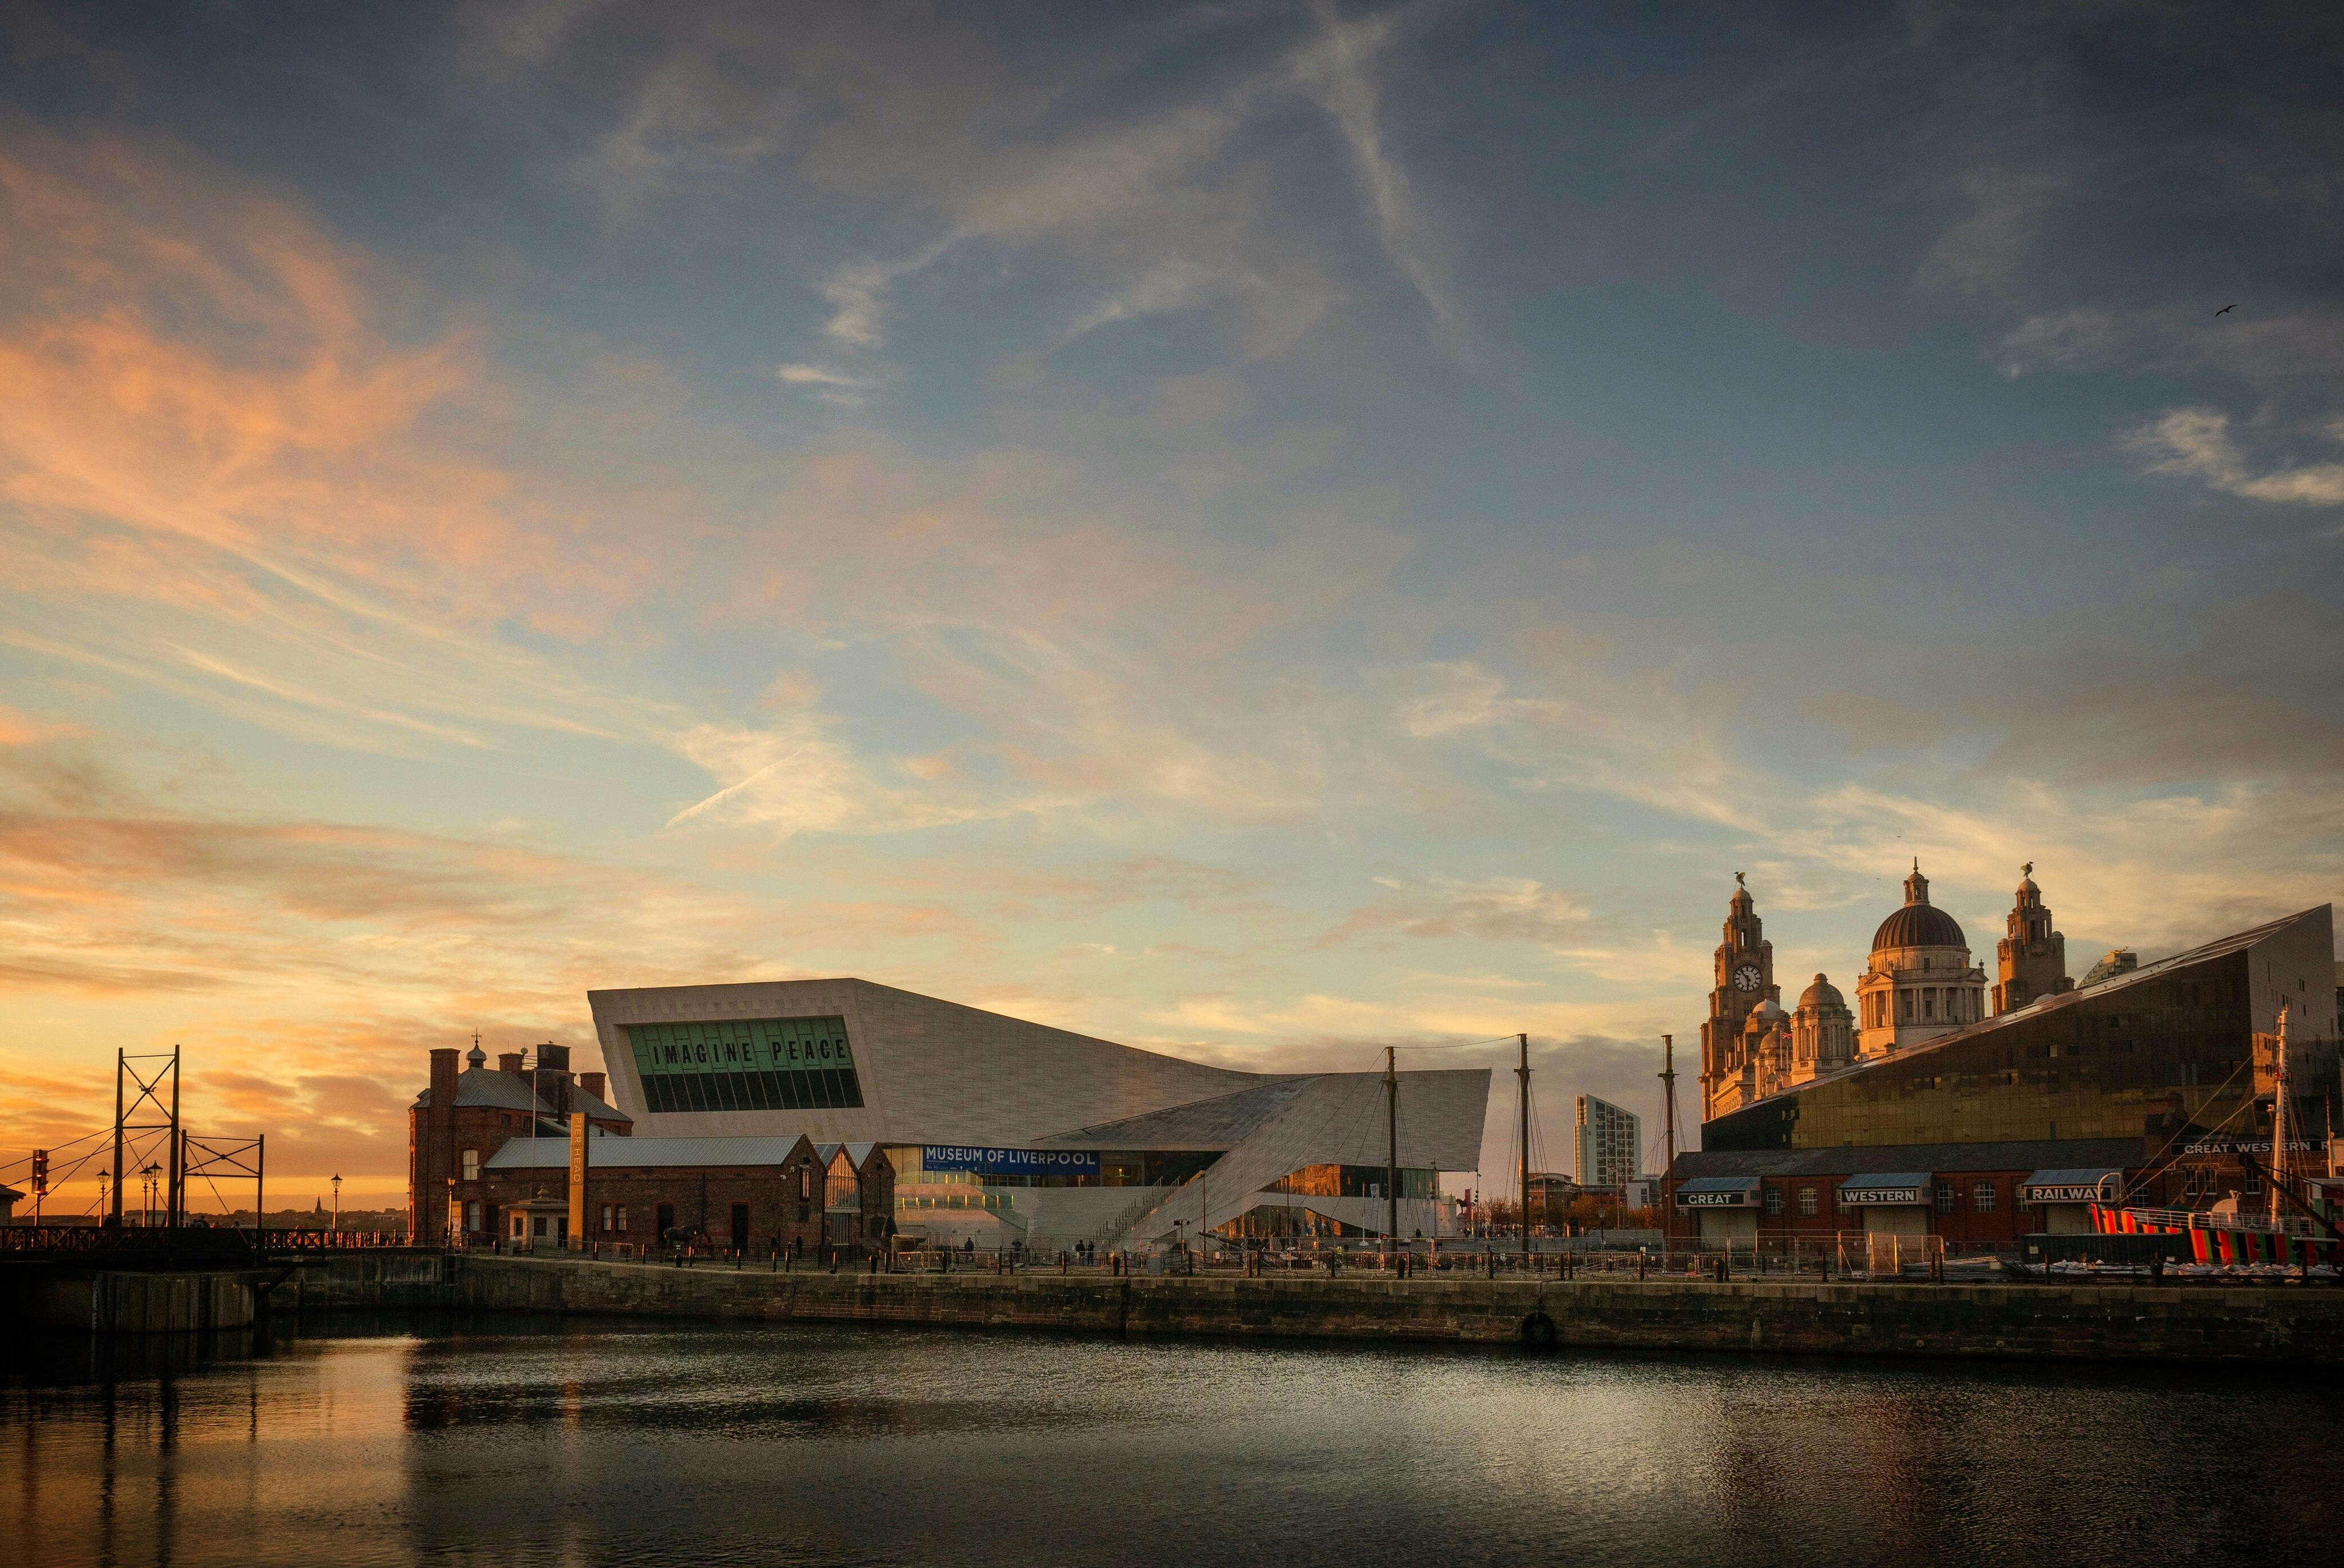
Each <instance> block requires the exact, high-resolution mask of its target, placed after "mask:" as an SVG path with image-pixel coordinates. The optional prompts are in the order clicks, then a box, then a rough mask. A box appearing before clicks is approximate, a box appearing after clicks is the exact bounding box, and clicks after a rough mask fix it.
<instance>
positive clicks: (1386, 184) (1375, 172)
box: [1296, 0, 1470, 344]
mask: <svg viewBox="0 0 2344 1568" xmlns="http://www.w3.org/2000/svg"><path fill="white" fill-rule="evenodd" d="M1311 14H1312V15H1313V16H1314V17H1315V18H1316V19H1317V21H1318V42H1317V44H1316V45H1315V46H1311V47H1308V48H1306V49H1305V50H1304V51H1302V53H1301V55H1300V56H1299V57H1298V60H1297V62H1296V76H1297V77H1298V80H1299V81H1300V82H1301V84H1302V86H1303V90H1304V91H1305V92H1307V93H1308V94H1309V95H1310V96H1311V97H1312V98H1313V99H1314V100H1316V101H1317V103H1318V106H1319V107H1320V108H1322V109H1324V110H1325V111H1326V113H1327V116H1328V117H1329V119H1331V120H1333V121H1334V123H1335V126H1336V127H1337V128H1338V129H1339V130H1340V131H1341V132H1342V135H1343V141H1344V145H1345V146H1346V147H1348V148H1349V152H1350V156H1351V162H1352V166H1353V168H1354V171H1355V173H1356V174H1357V176H1358V178H1359V186H1360V189H1361V192H1362V193H1363V194H1364V195H1365V196H1366V197H1367V198H1368V207H1369V212H1370V214H1371V215H1372V216H1373V217H1374V220H1375V228H1376V236H1377V238H1378V239H1379V242H1380V243H1381V244H1382V246H1383V249H1384V254H1385V255H1386V256H1388V257H1389V258H1391V262H1392V265H1393V266H1394V267H1396V268H1399V271H1400V273H1401V275H1402V276H1403V277H1405V278H1407V279H1408V281H1409V285H1410V286H1411V287H1412V288H1415V290H1416V292H1417V295H1418V297H1419V298H1421V299H1422V300H1423V301H1424V303H1425V305H1426V306H1427V308H1429V309H1430V310H1431V312H1432V316H1433V319H1434V321H1435V322H1436V323H1438V325H1439V326H1440V330H1441V332H1442V334H1443V335H1444V336H1445V337H1446V338H1447V339H1449V340H1450V342H1452V343H1457V344H1462V343H1464V342H1465V341H1466V340H1467V339H1469V338H1470V326H1469V324H1468V323H1467V321H1466V319H1465V316H1464V312H1463V310H1462V309H1460V307H1459V306H1458V303H1457V300H1456V298H1455V296H1454V294H1453V292H1452V291H1451V289H1450V285H1449V279H1448V273H1449V264H1448V260H1447V258H1445V257H1444V256H1443V255H1442V254H1441V252H1440V247H1439V245H1438V243H1437V242H1436V240H1435V238H1434V235H1435V234H1436V232H1437V230H1438V226H1437V225H1436V224H1435V222H1434V221H1433V220H1432V218H1431V217H1430V214H1428V213H1427V211H1426V210H1425V208H1424V206H1423V203H1422V202H1421V201H1420V199H1419V197H1417V195H1416V193H1415V191H1414V189H1413V187H1412V186H1411V184H1410V181H1409V177H1408V174H1407V172H1406V170H1404V169H1403V168H1402V167H1400V165H1399V162H1398V160H1396V159H1395V158H1393V157H1392V156H1391V154H1390V151H1389V148H1388V147H1387V146H1386V137H1385V131H1384V124H1383V118H1382V116H1381V114H1380V112H1379V106H1378V101H1377V93H1376V84H1375V81H1374V79H1373V77H1372V75H1371V72H1370V67H1371V66H1372V65H1373V64H1374V61H1375V57H1376V56H1377V55H1378V54H1379V53H1380V52H1381V51H1382V50H1383V48H1384V47H1385V46H1386V45H1387V44H1389V42H1390V41H1391V39H1392V38H1393V37H1394V36H1395V35H1396V34H1397V32H1398V31H1399V28H1400V27H1401V26H1402V25H1403V24H1404V22H1406V21H1407V20H1409V19H1411V18H1412V17H1413V16H1414V15H1418V14H1420V13H1410V12H1406V11H1398V10H1395V11H1391V12H1387V13H1385V14H1384V15H1380V16H1378V17H1375V18H1374V19H1372V20H1369V21H1365V22H1345V21H1344V20H1343V19H1342V17H1341V16H1340V15H1339V14H1338V12H1337V11H1336V9H1335V5H1334V0H1314V4H1313V5H1312V7H1311Z"/></svg>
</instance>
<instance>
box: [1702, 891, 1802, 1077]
mask: <svg viewBox="0 0 2344 1568" xmlns="http://www.w3.org/2000/svg"><path fill="white" fill-rule="evenodd" d="M1742 878H1743V874H1742V873H1741V872H1738V871H1737V872H1735V873H1734V874H1733V902H1732V903H1730V904H1728V905H1726V910H1725V939H1724V940H1723V941H1722V942H1720V943H1719V944H1718V945H1717V966H1716V968H1717V972H1716V976H1715V980H1716V988H1715V989H1714V990H1713V991H1711V992H1710V994H1709V1021H1708V1022H1706V1023H1704V1024H1703V1025H1702V1027H1701V1109H1702V1120H1703V1121H1707V1120H1709V1119H1711V1118H1712V1117H1713V1115H1714V1114H1715V1112H1716V1109H1717V1108H1718V1103H1719V1101H1720V1100H1721V1099H1722V1098H1724V1097H1725V1095H1726V1094H1727V1091H1728V1090H1729V1089H1730V1088H1731V1087H1733V1086H1734V1085H1736V1084H1738V1083H1740V1081H1741V1078H1742V1068H1743V1062H1742V1045H1743V1041H1742V1026H1743V1020H1744V1019H1746V1018H1747V1017H1749V1016H1750V1009H1751V1008H1753V1007H1756V1006H1757V1005H1758V1004H1759V1003H1761V1002H1772V1003H1773V1004H1774V1005H1775V1006H1776V1007H1778V1008H1779V1007H1781V1006H1782V1002H1783V992H1782V989H1781V987H1779V986H1776V985H1775V984H1774V945H1773V943H1772V942H1769V941H1767V940H1766V927H1765V923H1764V922H1763V921H1762V920H1760V919H1759V918H1758V906H1757V905H1756V904H1754V903H1753V902H1752V900H1751V897H1750V889H1749V888H1748V887H1747V886H1746V885H1744V884H1743V879H1742Z"/></svg>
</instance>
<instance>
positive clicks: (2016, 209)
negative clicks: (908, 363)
mask: <svg viewBox="0 0 2344 1568" xmlns="http://www.w3.org/2000/svg"><path fill="white" fill-rule="evenodd" d="M2068 183H2069V182H2068V180H2067V178H2066V176H2065V175H2064V174H2062V173H2060V172H2058V171H2056V170H2054V169H2050V168H2046V167H2025V168H2010V167H1997V166H1994V165H1980V166H1978V167H1973V168H1971V169H1969V170H1967V171H1965V173H1964V174H1963V175H1962V176H1961V177H1960V180H1959V184H1960V187H1961V189H1962V192H1963V194H1964V195H1965V196H1966V197H1968V198H1969V202H1970V207H1971V210H1970V215H1969V216H1968V217H1965V218H1964V219H1962V221H1961V222H1959V223H1957V224H1955V225H1954V227H1953V228H1949V229H1947V230H1946V231H1945V233H1944V234H1943V235H1941V236H1939V237H1938V239H1937V241H1936V243H1935V245H1933V246H1931V247H1930V248H1929V253H1928V254H1927V255H1926V256H1925V257H1923V258H1921V265H1920V267H1919V268H1917V269H1916V270H1915V273H1914V275H1913V281H1914V283H1915V286H1916V287H1918V288H1923V289H1925V290H1929V291H1931V292H1938V293H1947V294H1979V293H1985V292H1988V291H1992V290H1997V289H1999V288H2003V287H2004V286H2005V285H2007V284H2009V283H2010V282H2012V281H2013V280H2014V279H2015V278H2017V276H2018V275H2019V269H2020V264H2021V262H2022V261H2023V260H2024V258H2025V256H2026V248H2027V246H2028V245H2029V243H2030V242H2031V241H2032V240H2033V239H2034V238H2035V233H2036V228H2037V227H2038V225H2039V224H2040V222H2041V220H2042V217H2043V215H2044V214H2045V213H2046V211H2048V210H2049V209H2050V207H2051V205H2052V203H2053V201H2054V200H2055V199H2056V197H2059V196H2060V195H2062V194H2063V193H2064V192H2065V191H2066V189H2067V187H2068Z"/></svg>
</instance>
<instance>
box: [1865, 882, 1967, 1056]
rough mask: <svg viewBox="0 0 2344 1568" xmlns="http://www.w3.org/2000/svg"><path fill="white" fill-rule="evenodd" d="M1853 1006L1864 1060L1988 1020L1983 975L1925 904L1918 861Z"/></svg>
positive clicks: (1956, 925)
mask: <svg viewBox="0 0 2344 1568" xmlns="http://www.w3.org/2000/svg"><path fill="white" fill-rule="evenodd" d="M1855 1001H1856V1011H1857V1014H1858V1017H1859V1019H1860V1023H1859V1026H1858V1028H1857V1033H1856V1043H1857V1047H1858V1049H1859V1051H1860V1054H1862V1055H1864V1056H1866V1057H1882V1056H1887V1055H1888V1054H1890V1053H1891V1052H1894V1051H1900V1050H1903V1049H1904V1048H1905V1047H1908V1046H1915V1045H1918V1044H1920V1043H1921V1042H1922V1041H1924V1040H1933V1039H1935V1038H1936V1037H1938V1036H1940V1035H1947V1034H1951V1033H1952V1032H1953V1031H1954V1030H1955V1029H1958V1028H1961V1027H1964V1026H1965V1025H1969V1024H1975V1023H1976V1022H1977V1021H1978V1020H1979V1019H1981V1018H1984V1017H1985V1016H1986V1011H1985V1005H1986V982H1985V970H1984V969H1982V968H1980V967H1978V966H1976V965H1974V964H1972V963H1971V962H1970V945H1969V938H1968V937H1967V936H1964V935H1963V934H1962V926H1961V922H1960V921H1958V920H1955V918H1954V917H1953V916H1950V915H1948V914H1946V913H1945V911H1944V910H1942V909H1940V908H1938V907H1937V906H1936V905H1933V904H1931V903H1930V902H1929V879H1928V878H1927V877H1925V876H1924V875H1921V863H1920V862H1919V861H1918V860H1915V862H1914V863H1913V875H1910V876H1908V877H1906V878H1905V879H1904V907H1903V908H1902V909H1899V910H1897V911H1896V912H1895V913H1894V914H1893V915H1891V916H1889V917H1888V918H1887V919H1885V920H1884V921H1882V922H1881V923H1880V928H1879V929H1878V930H1877V931H1874V933H1873V934H1872V957H1871V960H1870V961H1869V962H1868V963H1867V964H1866V965H1865V966H1864V978H1863V979H1861V980H1859V981H1857V982H1856V986H1855Z"/></svg>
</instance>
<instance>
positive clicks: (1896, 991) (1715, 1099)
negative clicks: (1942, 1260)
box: [1667, 865, 2344, 1250]
mask: <svg viewBox="0 0 2344 1568" xmlns="http://www.w3.org/2000/svg"><path fill="white" fill-rule="evenodd" d="M2031 872H2032V868H2031V867H2030V868H2029V874H2028V875H2026V876H2025V877H2023V879H2022V880H2021V882H2020V883H2019V885H2018V889H2017V891H2016V895H2014V897H2013V900H2012V905H2011V907H2010V910H2009V912H2008V914H2007V916H2006V918H2005V935H2004V936H2003V938H2002V940H2001V941H2000V942H1999V943H1998V945H1997V947H1996V952H1995V980H1994V982H1993V983H1992V985H1991V986H1989V984H1988V982H1987V978H1986V973H1985V967H1984V966H1983V965H1977V964H1974V963H1973V962H1972V959H1971V955H1970V948H1969V945H1968V939H1967V938H1966V936H1965V935H1964V933H1963V931H1962V928H1961V926H1959V924H1958V923H1956V922H1955V920H1954V918H1953V917H1952V916H1950V915H1948V914H1946V913H1945V911H1944V910H1942V909H1940V908H1937V907H1935V905H1932V904H1931V903H1930V901H1929V888H1928V881H1927V879H1926V878H1925V876H1923V875H1921V872H1920V869H1919V867H1918V865H1915V868H1914V872H1913V875H1912V876H1911V877H1910V878H1908V879H1907V881H1906V883H1905V887H1904V905H1902V906H1901V907H1899V908H1896V909H1894V910H1892V911H1891V912H1890V913H1889V915H1888V916H1887V918H1885V919H1884V920H1883V921H1882V922H1881V924H1880V926H1879V929H1878V931H1877V932H1876V933H1875V934H1874V938H1873V944H1872V950H1871V954H1870V956H1869V957H1868V959H1867V960H1866V963H1865V966H1864V971H1863V973H1862V975H1861V976H1860V977H1859V978H1858V980H1857V984H1856V986H1855V990H1856V994H1857V1001H1858V1006H1857V1007H1854V1008H1851V1007H1848V1006H1847V1005H1846V1001H1845V999H1844V995H1843V993H1842V992H1841V991H1840V990H1839V989H1838V988H1837V987H1835V986H1833V985H1832V983H1831V982H1830V980H1829V979H1828V978H1827V977H1826V976H1823V975H1817V976H1814V981H1813V982H1812V983H1811V984H1809V985H1808V986H1806V988H1805V990H1804V992H1803V994H1802V995H1801V996H1799V998H1798V1001H1797V1005H1796V1007H1793V1008H1790V1009H1785V1008H1784V1007H1783V1006H1782V1003H1781V1000H1780V997H1781V992H1780V989H1779V987H1778V986H1776V985H1775V982H1774V973H1773V944H1772V943H1771V942H1769V941H1767V940H1766V938H1765V936H1764V933H1763V926H1761V924H1760V921H1759V917H1758V912H1757V907H1756V904H1755V901H1754V900H1753V897H1752V895H1751V894H1750V892H1749V890H1748V889H1747V888H1746V887H1736V888H1735V890H1734V892H1733V895H1732V898H1731V900H1730V902H1729V904H1728V906H1727V913H1726V920H1725V925H1724V928H1723V941H1721V942H1720V944H1719V945H1718V947H1717V950H1716V954H1715V956H1714V966H1713V967H1714V974H1713V979H1714V981H1715V988H1714V989H1713V991H1712V992H1711V995H1710V1017H1709V1019H1708V1021H1707V1022H1706V1023H1705V1024H1704V1025H1703V1027H1702V1084H1701V1088H1702V1102H1701V1103H1702V1111H1703V1118H1704V1119H1703V1122H1702V1129H1701V1145H1702V1147H1701V1148H1700V1149H1699V1150H1698V1151H1697V1152H1692V1153H1687V1154H1683V1155H1681V1156H1680V1157H1679V1158H1678V1159H1677V1161H1676V1166H1675V1169H1674V1171H1673V1172H1672V1179H1671V1181H1670V1183H1669V1189H1670V1192H1669V1196H1670V1202H1669V1204H1668V1206H1667V1211H1668V1217H1669V1218H1668V1225H1669V1229H1670V1230H1671V1232H1672V1236H1673V1237H1674V1238H1677V1239H1681V1240H1698V1241H1701V1242H1706V1243H1713V1244H1714V1243H1727V1242H1730V1243H1733V1244H1736V1245H1748V1244H1760V1245H1768V1246H1774V1245H1782V1244H1786V1243H1791V1242H1795V1241H1799V1240H1802V1239H1824V1238H1829V1237H1832V1236H1834V1235H1835V1234H1836V1235H1844V1234H1847V1233H1849V1232H1864V1233H1883V1232H1884V1233H1888V1234H1892V1235H1898V1236H1914V1237H1923V1236H1927V1237H1935V1238H1939V1239H1942V1241H1943V1243H1944V1244H1945V1246H1946V1247H1947V1248H1949V1249H1955V1250H1982V1249H2006V1248H2010V1247H2012V1246H2014V1245H2015V1244H2016V1243H2017V1242H2018V1241H2019V1240H2020V1239H2022V1238H2024V1237H2026V1236H2028V1235H2033V1234H2040V1233H2054V1232H2060V1231H2080V1230H2086V1229H2091V1228H2092V1224H2093V1221H2092V1219H2091V1213H2092V1210H2093V1209H2094V1208H2095V1206H2101V1207H2110V1206H2116V1205H2118V1204H2127V1205H2142V1206H2147V1207H2150V1208H2155V1209H2167V1210H2172V1211H2199V1210H2205V1211H2209V1212H2212V1211H2218V1209H2219V1207H2220V1206H2223V1205H2226V1204H2228V1205H2243V1206H2244V1207H2245V1208H2247V1209H2256V1208H2258V1207H2261V1206H2264V1205H2267V1204H2268V1202H2269V1201H2270V1200H2269V1199H2268V1196H2267V1195H2266V1194H2265V1193H2264V1190H2263V1185H2262V1183H2263V1180H2264V1178H2263V1174H2262V1173H2263V1170H2264V1169H2265V1168H2267V1167H2268V1162H2269V1160H2270V1158H2271V1146H2272V1141H2273V1129H2274V1117H2273V1095H2274V1093H2275V1092H2276V1091H2277V1089H2278V1084H2279V1081H2280V1080H2279V1078H2278V1073H2277V1071H2276V1069H2277V1066H2278V1060H2279V1051H2278V1041H2279V1040H2280V1038H2281V1035H2280V1014H2281V1011H2282V1009H2284V1011H2285V1013H2286V1035H2285V1038H2286V1041H2287V1053H2286V1054H2287V1059H2288V1074H2287V1077H2286V1080H2285V1081H2286V1083H2287V1086H2288V1116H2287V1121H2288V1126H2289V1128H2290V1132H2291V1136H2289V1137H2288V1140H2287V1142H2288V1167H2289V1168H2291V1169H2292V1170H2293V1171H2295V1172H2298V1173H2301V1174H2306V1175H2310V1176H2319V1175H2322V1174H2324V1173H2327V1172H2328V1171H2329V1169H2330V1168H2331V1167H2333V1166H2334V1165H2335V1164H2336V1162H2337V1159H2338V1157H2339V1155H2344V1145H2334V1146H2331V1145H2330V1142H2329V1135H2330V1129H2331V1128H2335V1127H2337V1126H2339V1124H2344V1079H2339V1072H2338V1037H2339V1032H2344V1028H2339V1010H2344V990H2340V989H2339V984H2338V982H2339V976H2344V966H2339V965H2338V964H2337V962H2336V948H2335V931H2334V926H2333V920H2332V914H2331V911H2330V909H2329V906H2328V905H2317V906H2315V907H2313V908H2310V909H2306V910H2303V911H2300V912H2299V913H2296V914H2293V915H2288V916H2284V917H2282V918H2279V919H2275V920H2271V921H2268V922H2267V923H2265V924H2263V925H2259V926H2253V927H2251V928H2249V929H2247V930H2244V931H2238V932H2235V933H2232V934H2231V935H2228V936H2222V937H2219V938H2217V939H2215V940H2213V941H2209V942H2206V943H2204V944H2201V945H2200V946H2196V947H2192V948H2190V949H2188V950H2187V951H2184V952H2179V953H2176V954H2174V955H2173V956H2170V957H2167V958H2164V959H2162V960H2159V961H2157V962H2155V963H2150V964H2146V965H2144V964H2140V963H2138V962H2137V960H2136V958H2135V956H2134V955H2133V954H2132V953H2130V952H2129V951H2123V950H2119V951H2118V952H2116V953H2111V954H2109V955H2108V956H2107V958H2104V959H2102V960H2101V961H2100V962H2099V963H2098V964H2096V965H2095V966H2093V967H2092V969H2091V970H2090V971H2089V972H2087V973H2086V975H2085V976H2084V977H2083V979H2082V980H2081V981H2076V980H2074V979H2071V978H2070V977H2069V976H2068V975H2067V970H2066V938H2065V937H2063V936H2060V934H2059V933H2058V931H2057V930H2056V929H2055V927H2054V925H2053V921H2052V916H2051V912H2050V910H2049V908H2048V907H2047V906H2046V904H2045V902H2044V897H2043V894H2042V890H2041V889H2040V888H2038V887H2037V886H2036V884H2035V881H2034V878H2033V876H2032V875H2031Z"/></svg>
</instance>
